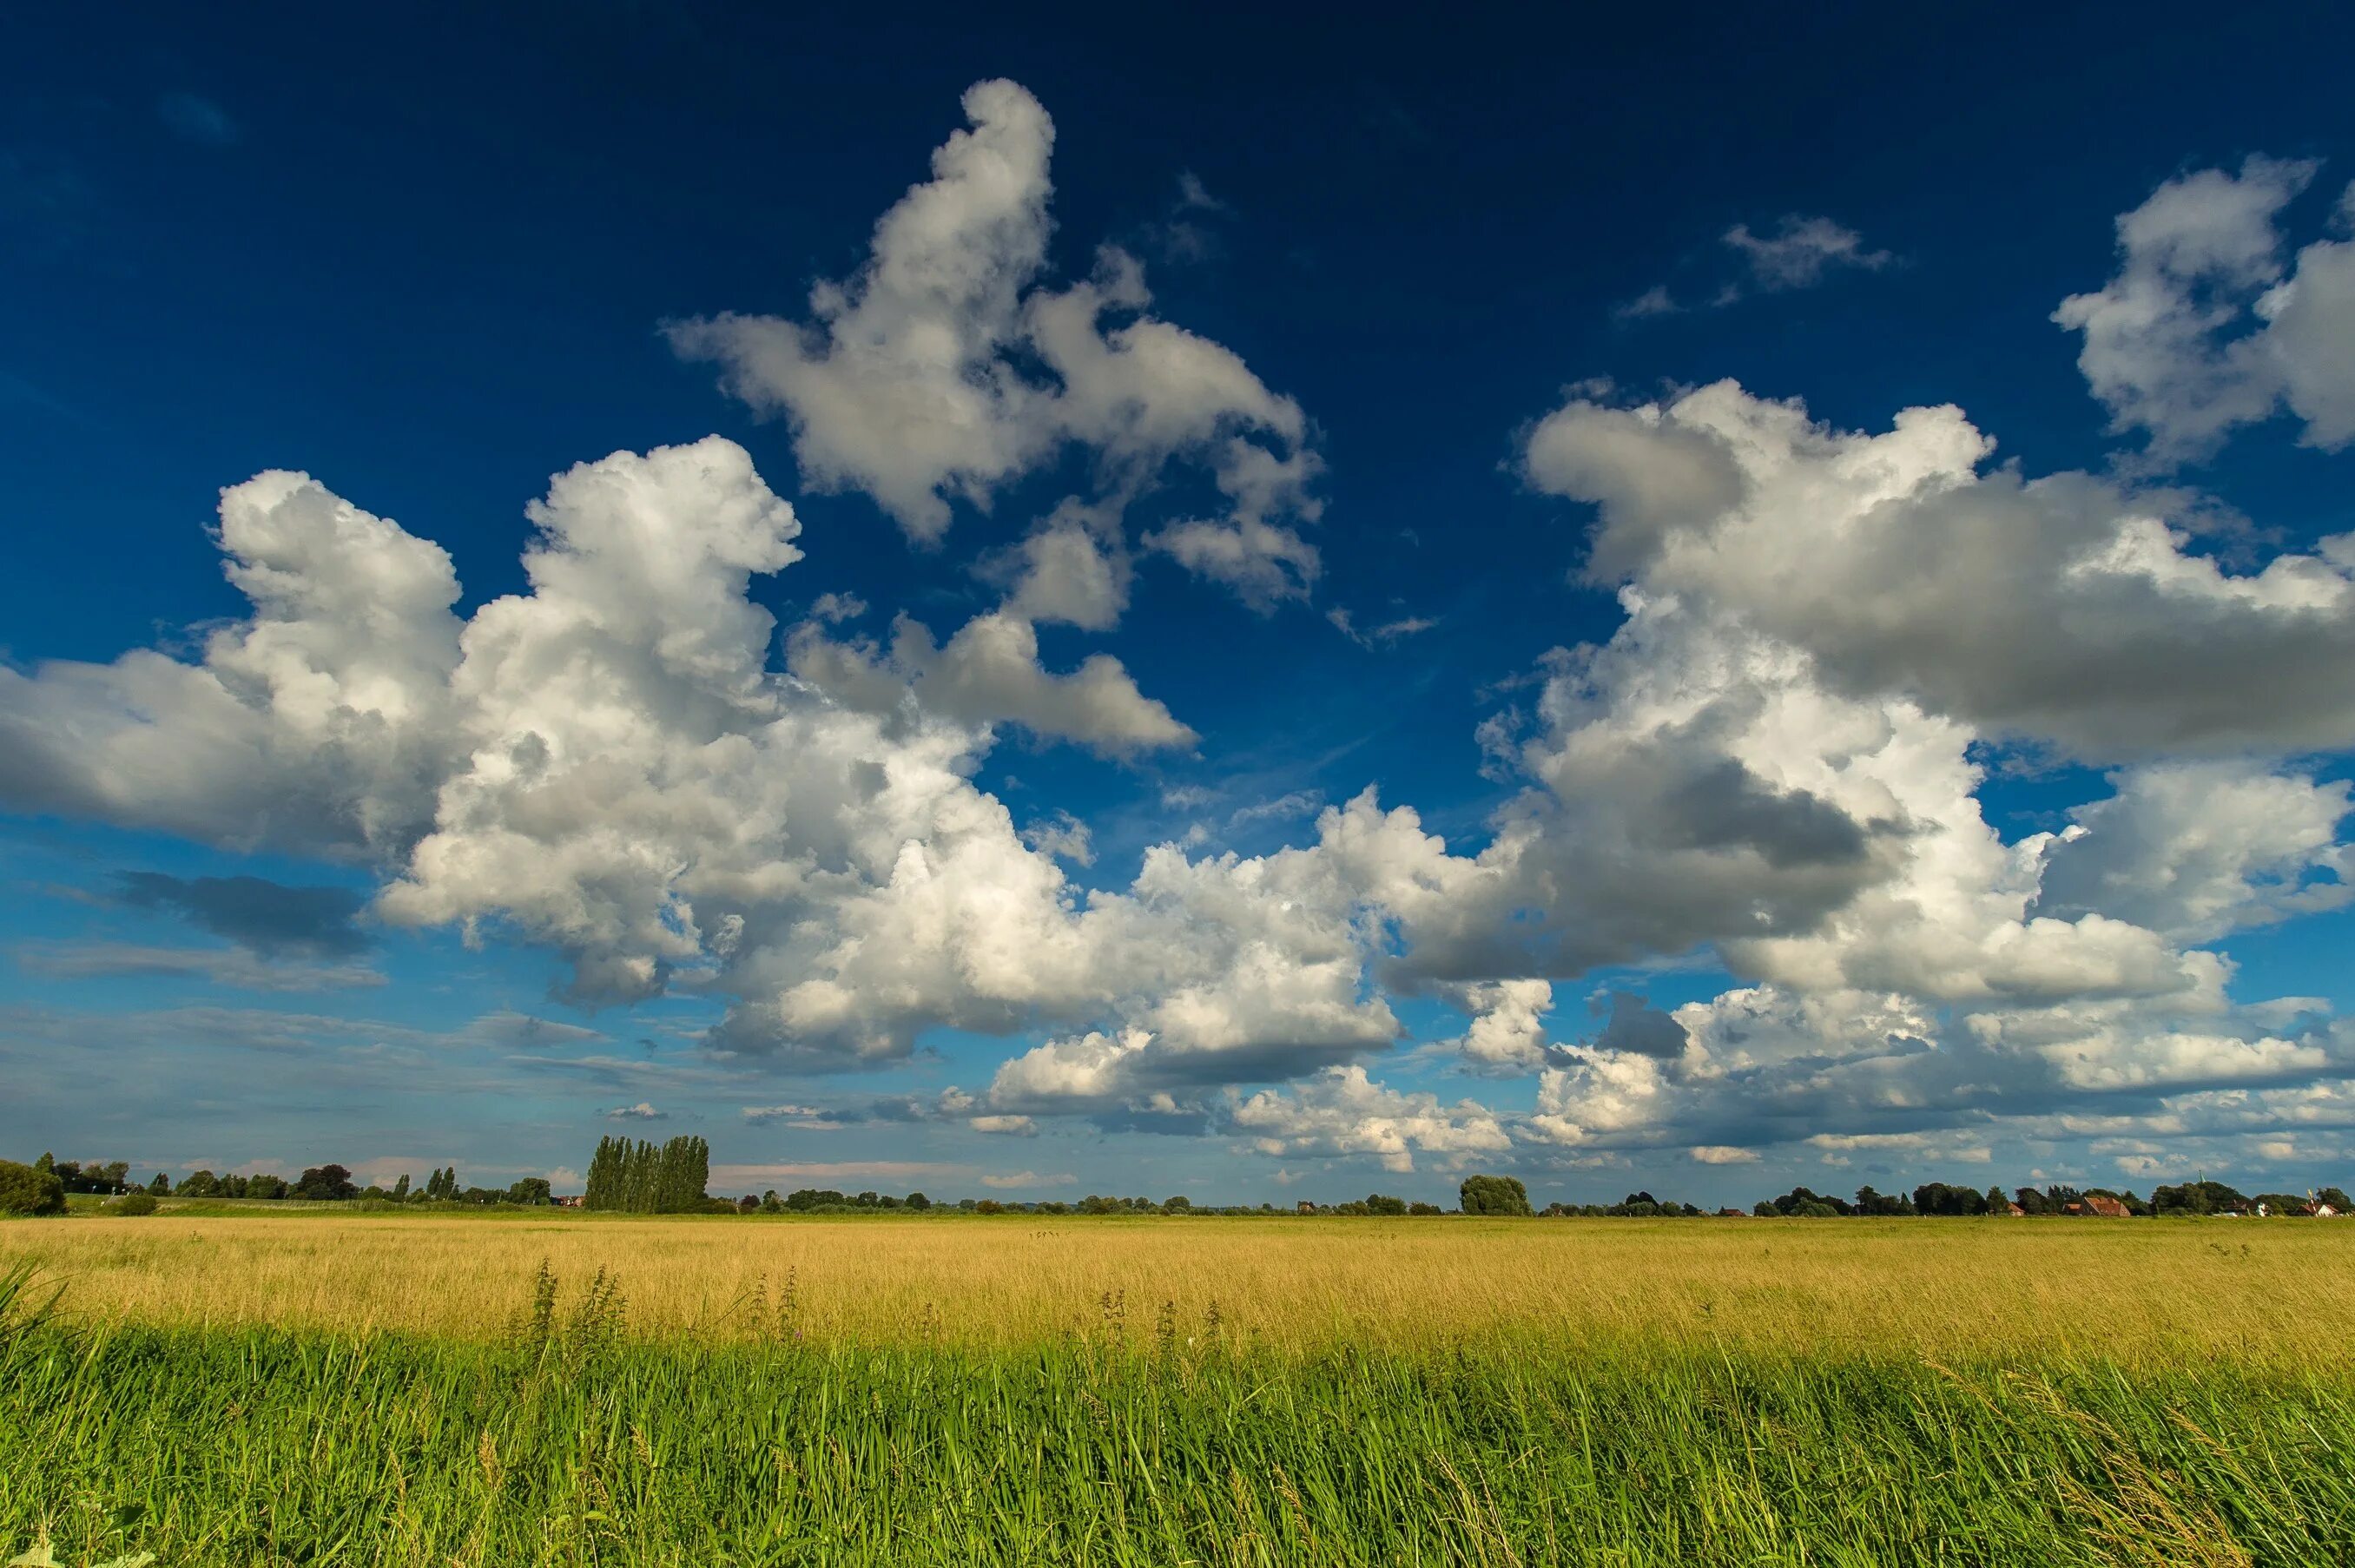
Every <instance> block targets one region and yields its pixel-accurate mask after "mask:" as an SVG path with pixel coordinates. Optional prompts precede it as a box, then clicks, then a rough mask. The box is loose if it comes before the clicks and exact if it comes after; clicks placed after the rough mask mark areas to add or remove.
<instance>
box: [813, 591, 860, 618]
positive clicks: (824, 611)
mask: <svg viewBox="0 0 2355 1568" xmlns="http://www.w3.org/2000/svg"><path fill="white" fill-rule="evenodd" d="M866 613H867V601H866V600H864V599H861V598H860V597H859V596H858V594H856V593H821V594H819V595H818V596H817V597H816V598H815V599H813V600H811V601H810V614H811V616H812V617H813V618H814V619H816V620H820V621H824V622H826V624H828V625H839V624H841V623H843V622H845V621H856V620H857V619H858V617H860V616H861V615H864V614H866Z"/></svg>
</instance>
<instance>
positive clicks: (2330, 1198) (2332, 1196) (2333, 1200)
mask: <svg viewBox="0 0 2355 1568" xmlns="http://www.w3.org/2000/svg"><path fill="white" fill-rule="evenodd" d="M2314 1200H2315V1201H2316V1202H2317V1203H2328V1204H2329V1205H2330V1206H2331V1207H2332V1208H2333V1209H2336V1210H2338V1211H2339V1212H2340V1213H2341V1214H2344V1213H2346V1212H2347V1211H2348V1210H2349V1209H2350V1208H2355V1204H2350V1203H2349V1202H2348V1201H2347V1194H2345V1193H2344V1192H2341V1191H2339V1189H2337V1188H2336V1187H2326V1188H2324V1189H2322V1190H2321V1191H2319V1192H2318V1193H2316V1194H2315V1195H2314Z"/></svg>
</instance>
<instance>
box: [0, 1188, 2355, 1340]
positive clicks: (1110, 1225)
mask: <svg viewBox="0 0 2355 1568" xmlns="http://www.w3.org/2000/svg"><path fill="white" fill-rule="evenodd" d="M18 1260H24V1261H29V1262H31V1263H32V1264H35V1265H36V1266H37V1267H38V1268H39V1269H40V1270H42V1271H43V1272H44V1274H45V1275H48V1276H49V1277H51V1278H52V1279H56V1280H59V1281H60V1282H62V1283H63V1284H64V1285H65V1286H66V1295H65V1298H64V1303H63V1307H64V1310H66V1311H67V1312H68V1313H69V1315H71V1316H74V1317H84V1318H109V1317H128V1318H133V1319H138V1320H143V1321H147V1322H155V1323H169V1324H178V1325H196V1326H229V1325H249V1324H267V1325H275V1326H282V1327H307V1328H398V1329H415V1330H423V1331H429V1332H432V1333H438V1334H452V1335H459V1336H470V1337H471V1336H490V1335H496V1334H498V1333H501V1332H503V1331H505V1329H506V1326H507V1325H508V1324H509V1323H510V1322H511V1321H512V1320H513V1319H514V1317H516V1315H517V1313H518V1312H519V1311H521V1310H522V1309H523V1308H524V1307H526V1305H527V1302H528V1300H529V1296H530V1290H531V1279H532V1275H533V1273H534V1271H535V1270H536V1269H537V1268H538V1265H539V1264H540V1263H541V1262H542V1260H546V1261H547V1262H548V1263H549V1265H550V1266H551V1267H552V1268H553V1269H554V1271H555V1273H556V1274H557V1275H558V1277H559V1279H560V1280H561V1281H562V1282H563V1285H564V1287H565V1290H566V1292H567V1294H568V1295H570V1293H571V1292H573V1291H574V1290H576V1289H577V1288H578V1287H579V1286H580V1285H582V1284H583V1283H585V1282H586V1281H587V1280H588V1278H589V1277H590V1276H591V1275H593V1274H594V1273H595V1272H596V1271H597V1270H598V1269H599V1268H606V1269H611V1270H614V1271H617V1272H618V1273H619V1274H620V1275H621V1278H622V1282H623V1290H624V1293H625V1295H626V1297H627V1301H628V1306H629V1323H630V1327H631V1328H632V1329H633V1330H634V1331H635V1332H639V1333H648V1334H655V1335H663V1334H678V1333H687V1334H694V1335H698V1336H704V1337H709V1338H715V1339H725V1338H730V1337H733V1336H735V1335H737V1334H739V1333H741V1332H744V1331H745V1329H744V1328H743V1325H744V1322H745V1314H744V1313H743V1311H742V1310H741V1307H742V1304H743V1303H744V1302H746V1301H747V1300H748V1298H750V1297H751V1296H752V1294H753V1293H754V1291H755V1290H756V1289H760V1290H762V1291H764V1292H765V1295H766V1296H767V1298H768V1299H770V1300H771V1301H772V1302H773V1301H774V1299H775V1297H776V1296H777V1294H778V1292H779V1288H780V1285H781V1284H782V1283H783V1281H784V1280H785V1279H786V1278H787V1277H788V1275H790V1277H791V1278H792V1279H793V1281H794V1293H795V1296H796V1298H797V1306H798V1315H797V1318H796V1321H797V1322H798V1323H799V1325H800V1326H801V1328H802V1331H803V1332H804V1333H805V1334H806V1335H808V1336H809V1337H811V1338H812V1339H845V1340H855V1341H861V1342H868V1343H877V1342H889V1341H894V1340H900V1341H907V1340H914V1339H939V1340H943V1341H948V1342H963V1343H968V1344H996V1345H1019V1344H1025V1343H1031V1342H1036V1341H1039V1340H1042V1339H1054V1338H1056V1337H1058V1336H1060V1335H1062V1334H1065V1333H1067V1332H1071V1331H1075V1330H1076V1331H1086V1332H1090V1333H1094V1332H1100V1331H1102V1329H1103V1312H1104V1307H1103V1302H1104V1297H1105V1296H1106V1294H1107V1293H1111V1295H1112V1296H1113V1298H1114V1301H1115V1302H1124V1311H1125V1331H1126V1332H1128V1333H1130V1334H1134V1335H1139V1336H1142V1335H1146V1334H1150V1333H1151V1332H1153V1329H1154V1324H1155V1320H1156V1316H1157V1315H1158V1313H1159V1312H1160V1311H1161V1308H1162V1304H1163V1303H1165V1302H1170V1303H1174V1304H1175V1307H1176V1316H1177V1322H1178V1323H1179V1324H1181V1325H1182V1326H1183V1327H1182V1328H1181V1329H1180V1331H1181V1332H1185V1333H1196V1332H1199V1331H1200V1330H1201V1327H1202V1325H1204V1323H1205V1321H1206V1319H1207V1318H1208V1317H1209V1312H1210V1306H1211V1303H1212V1302H1213V1301H1215V1302H1216V1303H1217V1306H1218V1314H1219V1317H1220V1319H1221V1320H1222V1321H1223V1323H1224V1325H1225V1328H1224V1331H1223V1333H1222V1336H1221V1337H1222V1338H1225V1339H1230V1340H1232V1341H1234V1342H1237V1343H1250V1342H1252V1341H1254V1340H1256V1341H1258V1342H1260V1343H1263V1344H1264V1345H1267V1346H1269V1347H1272V1348H1276V1349H1308V1348H1313V1347H1316V1346H1319V1345H1327V1344H1331V1343H1334V1342H1336V1341H1340V1340H1349V1341H1354V1342H1357V1343H1360V1344H1363V1345H1367V1346H1369V1347H1382V1348H1399V1349H1406V1348H1413V1347H1429V1346H1433V1345H1435V1344H1444V1343H1448V1342H1453V1341H1459V1340H1464V1339H1476V1338H1481V1337H1484V1336H1487V1335H1491V1334H1499V1333H1501V1334H1508V1335H1510V1334H1529V1335H1533V1336H1538V1337H1541V1338H1544V1339H1550V1340H1554V1341H1557V1342H1559V1341H1565V1340H1567V1341H1573V1342H1574V1341H1579V1340H1589V1341H1597V1342H1601V1341H1609V1342H1611V1343H1613V1344H1615V1345H1619V1346H1623V1347H1624V1346H1627V1345H1631V1344H1632V1345H1640V1344H1643V1343H1646V1342H1651V1343H1661V1344H1667V1345H1684V1346H1690V1345H1694V1344H1708V1343H1711V1342H1721V1343H1724V1344H1726V1345H1728V1346H1729V1347H1741V1348H1746V1349H1769V1350H1771V1349H1815V1350H1823V1349H1841V1350H1851V1351H1862V1352H1868V1353H1870V1352H1880V1353H1890V1354H1897V1355H1921V1356H1928V1357H1933V1358H1938V1359H1945V1358H1969V1357H1974V1356H1988V1355H1992V1356H1999V1357H2006V1358H2009V1357H2015V1356H2019V1355H2022V1354H2031V1355H2051V1356H2057V1357H2066V1358H2075V1357H2079V1356H2092V1357H2099V1358H2107V1359H2115V1360H2126V1361H2153V1360H2155V1361H2174V1360H2183V1359H2186V1358H2229V1359H2232V1360H2237V1361H2242V1362H2244V1363H2245V1362H2249V1361H2265V1362H2284V1363H2294V1362H2296V1361H2298V1360H2303V1359H2306V1358H2307V1357H2308V1356H2310V1354H2311V1353H2312V1351H2313V1349H2314V1348H2315V1347H2318V1346H2343V1345H2345V1344H2346V1343H2348V1342H2349V1341H2350V1339H2355V1289H2350V1265H2355V1225H2346V1226H2342V1225H2335V1224H2326V1223H2317V1222H2312V1221H2282V1222H2274V1223H2263V1222H2241V1223H2232V1222H2224V1221H2206V1222H2183V1221H2000V1220H1997V1221H1937V1220H1900V1221H1757V1220H1745V1221H1638V1220H1603V1221H1576V1220H1568V1221H1559V1220H1547V1221H1476V1220H1462V1219H1455V1218H1450V1219H1445V1220H1390V1221H1385V1220H1296V1219H1288V1218H1287V1219H1274V1220H1251V1219H1213V1218H1194V1219H1146V1220H1134V1221H1129V1220H1114V1219H1087V1220H1077V1219H1052V1220H1050V1219H1026V1218H1019V1217H1012V1216H1008V1217H1004V1218H995V1219H985V1220H959V1219H951V1218H938V1217H935V1218H926V1219H900V1220H890V1219H862V1218H849V1219H825V1218H809V1219H794V1220H766V1219H663V1220H644V1219H620V1218H606V1217H602V1216H582V1215H556V1216H549V1217H548V1218H544V1219H543V1218H521V1217H515V1218H481V1219H476V1218H469V1217H455V1216H451V1217H442V1216H430V1217H428V1216H408V1215H387V1216H381V1217H370V1216H357V1215H355V1216H350V1217H322V1218H311V1217H303V1216H286V1217H269V1218H252V1219H247V1218H241V1217H240V1218H199V1217H194V1216H180V1217H175V1216H171V1215H168V1214H167V1215H165V1216H160V1217H157V1218H155V1219H146V1220H101V1219H79V1218H78V1219H72V1220H64V1221H27V1222H23V1223H14V1224H6V1225H0V1267H5V1265H6V1264H9V1263H11V1262H14V1261H18Z"/></svg>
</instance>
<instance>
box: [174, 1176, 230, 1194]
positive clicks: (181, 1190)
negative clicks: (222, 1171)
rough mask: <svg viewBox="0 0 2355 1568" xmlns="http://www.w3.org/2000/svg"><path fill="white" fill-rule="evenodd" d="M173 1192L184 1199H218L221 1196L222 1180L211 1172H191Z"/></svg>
mask: <svg viewBox="0 0 2355 1568" xmlns="http://www.w3.org/2000/svg"><path fill="white" fill-rule="evenodd" d="M172 1190H173V1191H174V1192H175V1193H176V1194H178V1195H179V1196H180V1197H182V1198H218V1197H219V1196H220V1178H218V1177H217V1176H215V1175H214V1174H213V1173H212V1172H211V1171H209V1170H196V1171H190V1172H189V1173H188V1174H187V1175H186V1176H185V1177H182V1178H181V1179H180V1184H179V1185H178V1186H177V1187H175V1188H173V1189H172Z"/></svg>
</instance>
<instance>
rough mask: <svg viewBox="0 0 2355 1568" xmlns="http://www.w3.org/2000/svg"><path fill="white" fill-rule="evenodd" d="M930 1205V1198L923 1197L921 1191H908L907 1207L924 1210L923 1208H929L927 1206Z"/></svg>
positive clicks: (929, 1206)
mask: <svg viewBox="0 0 2355 1568" xmlns="http://www.w3.org/2000/svg"><path fill="white" fill-rule="evenodd" d="M908 1207H909V1208H911V1209H916V1210H924V1209H929V1208H931V1207H932V1200H931V1199H929V1198H927V1197H925V1196H924V1195H923V1194H922V1193H921V1192H911V1193H909V1194H908Z"/></svg>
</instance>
